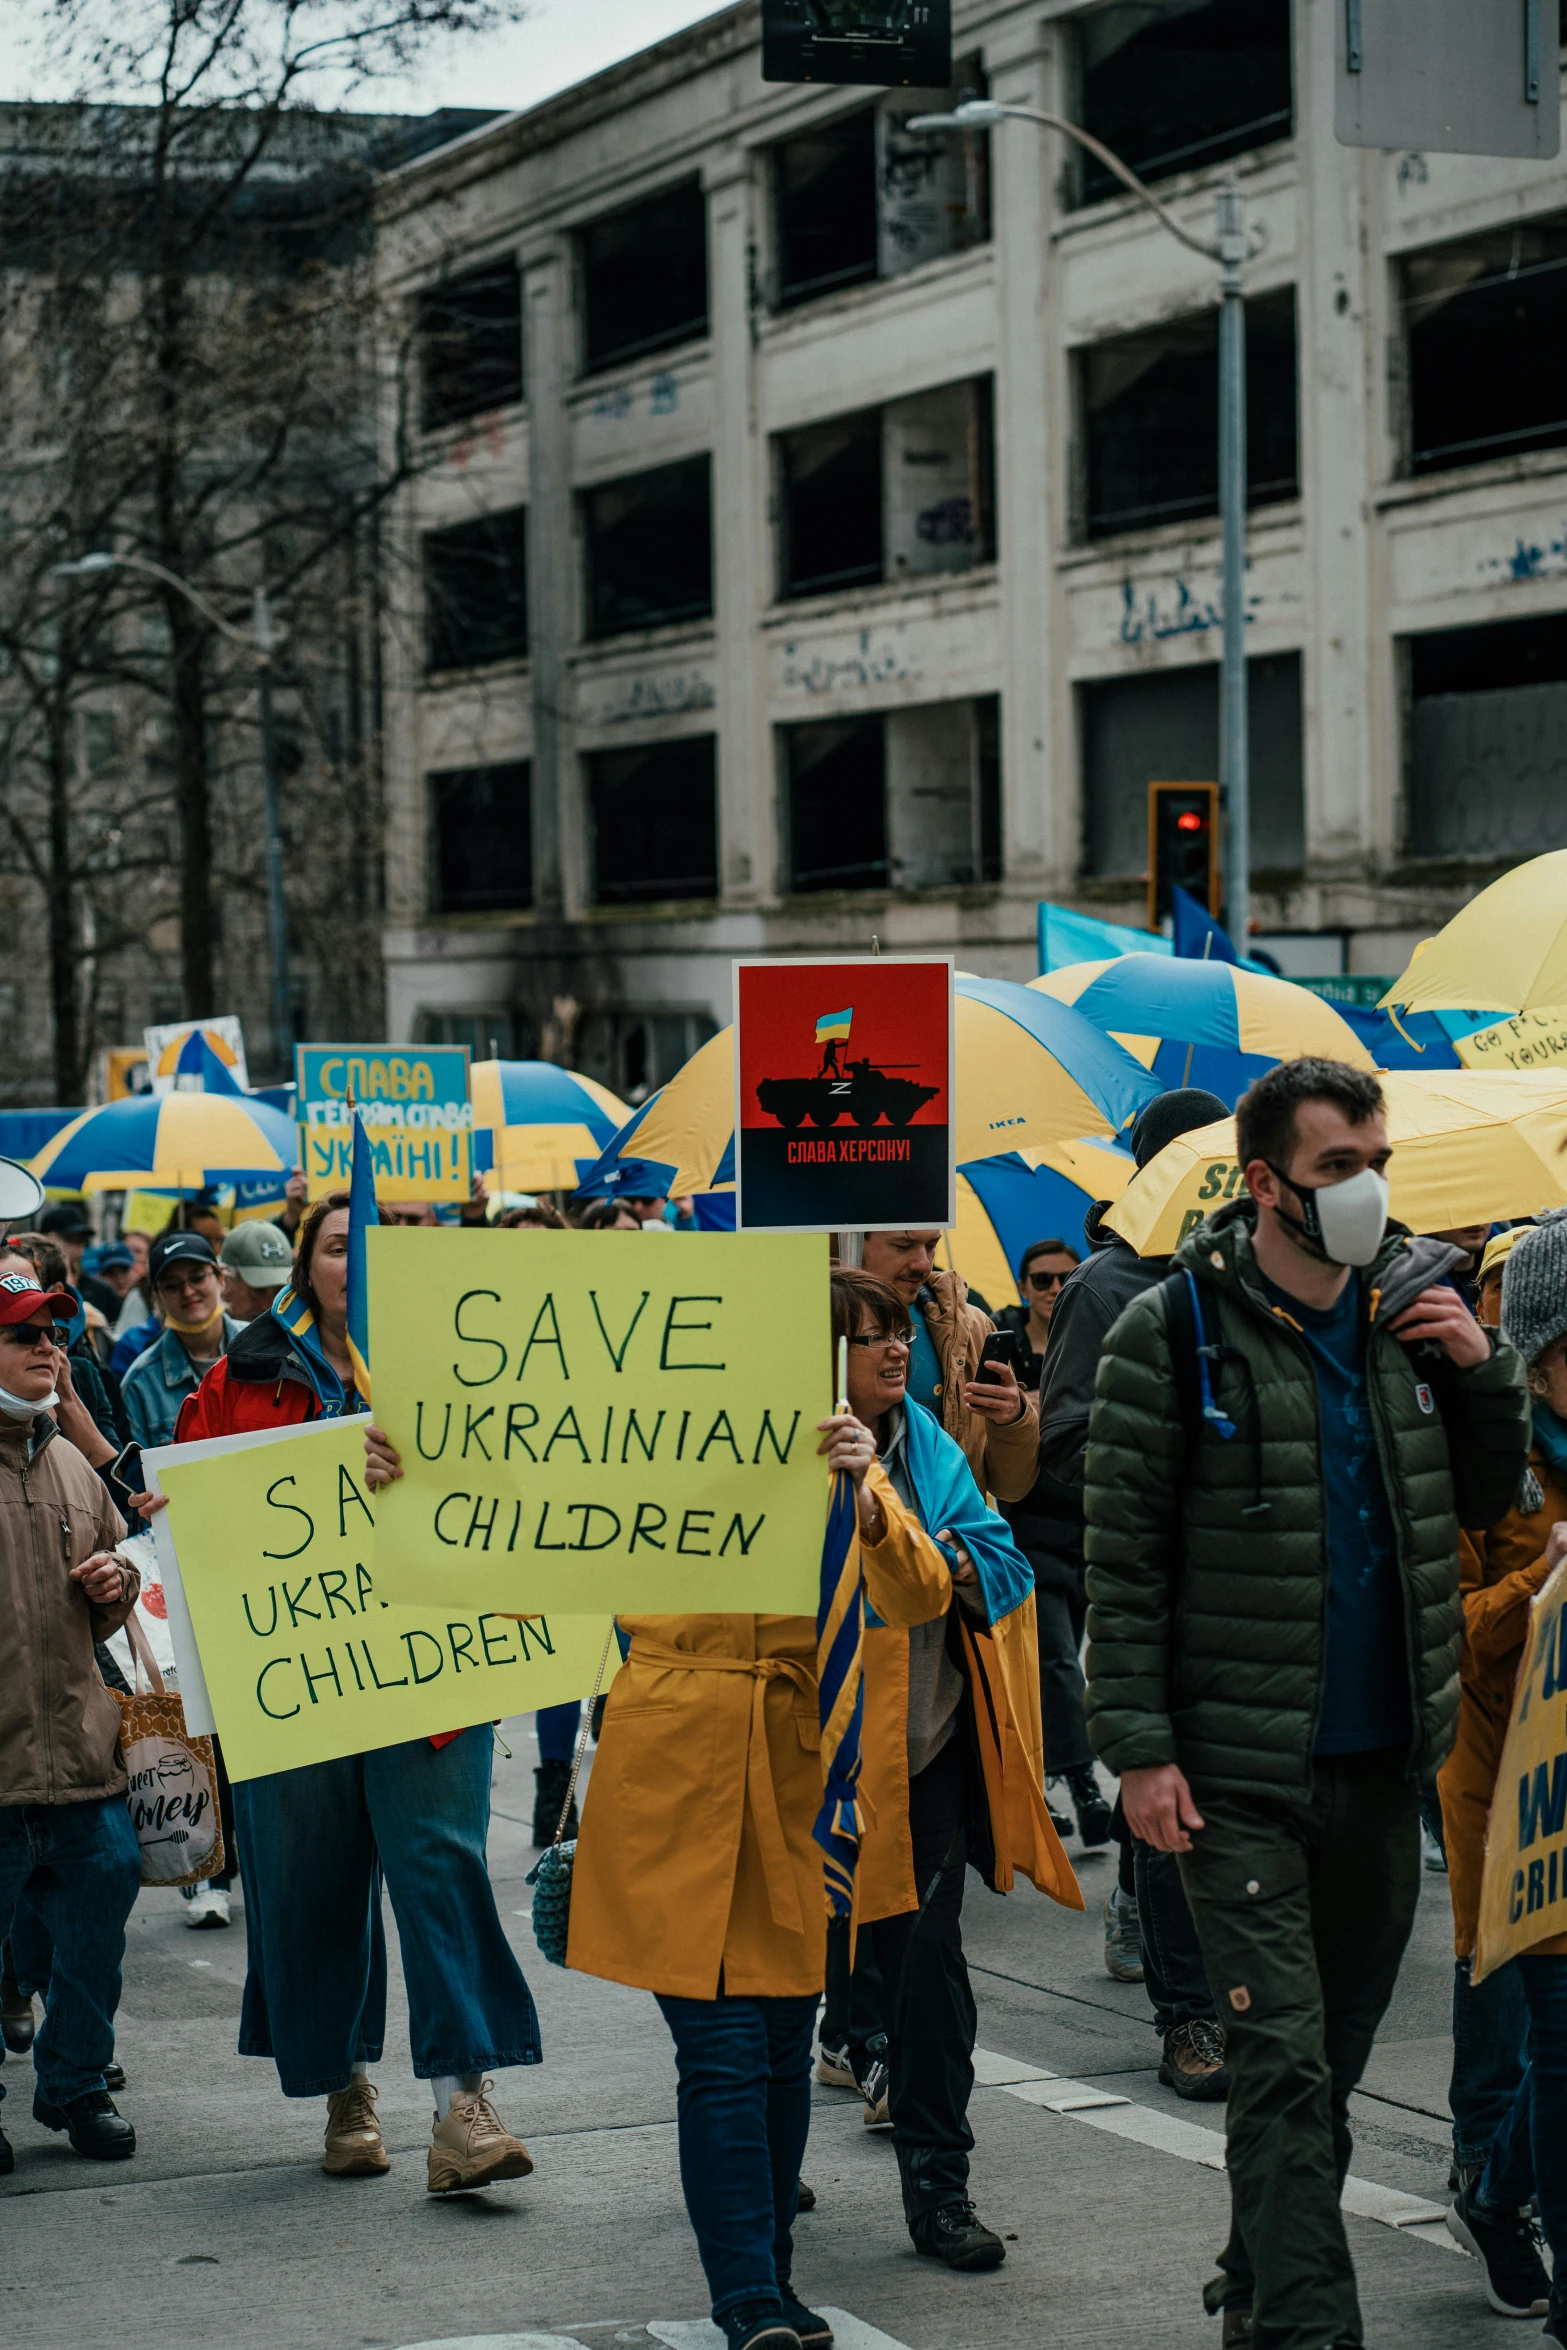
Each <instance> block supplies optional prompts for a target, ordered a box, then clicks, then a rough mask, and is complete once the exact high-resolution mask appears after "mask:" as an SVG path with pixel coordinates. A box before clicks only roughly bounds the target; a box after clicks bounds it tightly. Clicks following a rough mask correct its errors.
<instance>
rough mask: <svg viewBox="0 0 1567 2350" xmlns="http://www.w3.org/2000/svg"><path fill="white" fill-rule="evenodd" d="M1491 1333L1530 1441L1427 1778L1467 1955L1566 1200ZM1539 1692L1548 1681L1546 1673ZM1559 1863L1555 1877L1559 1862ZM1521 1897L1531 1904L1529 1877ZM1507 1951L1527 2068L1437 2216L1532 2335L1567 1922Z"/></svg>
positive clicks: (1540, 1488) (1548, 1530) (1558, 2171)
mask: <svg viewBox="0 0 1567 2350" xmlns="http://www.w3.org/2000/svg"><path fill="white" fill-rule="evenodd" d="M1502 1333H1503V1336H1504V1337H1506V1338H1508V1339H1509V1340H1510V1341H1511V1342H1512V1344H1513V1345H1514V1346H1516V1347H1517V1349H1518V1352H1519V1353H1520V1354H1521V1355H1522V1356H1523V1358H1524V1361H1525V1362H1526V1363H1527V1364H1528V1366H1529V1394H1530V1398H1531V1416H1532V1420H1533V1443H1532V1445H1531V1448H1530V1452H1529V1469H1528V1474H1527V1475H1526V1477H1525V1479H1524V1484H1523V1489H1522V1491H1521V1492H1520V1494H1519V1497H1518V1500H1517V1502H1516V1503H1515V1504H1514V1506H1513V1508H1512V1509H1511V1510H1510V1511H1509V1513H1508V1515H1507V1516H1506V1517H1505V1518H1503V1519H1502V1520H1501V1521H1500V1523H1499V1524H1497V1525H1495V1526H1493V1527H1491V1528H1490V1529H1489V1531H1488V1532H1486V1533H1484V1534H1469V1533H1466V1534H1465V1535H1464V1536H1463V1537H1462V1549H1463V1599H1464V1654H1463V1662H1462V1666H1461V1691H1460V1697H1459V1709H1458V1738H1457V1742H1456V1744H1455V1745H1454V1748H1453V1752H1452V1754H1451V1755H1450V1756H1449V1758H1448V1760H1447V1762H1446V1763H1445V1764H1444V1766H1443V1769H1442V1773H1441V1776H1440V1778H1439V1780H1438V1782H1437V1784H1438V1787H1439V1789H1440V1791H1441V1797H1442V1824H1443V1829H1444V1832H1445V1839H1446V1845H1447V1862H1448V1883H1449V1887H1450V1889H1451V1892H1452V1897H1453V1927H1454V1943H1455V1946H1456V1948H1457V1952H1458V1957H1459V1959H1460V1961H1464V1960H1469V1961H1472V1960H1473V1957H1474V1953H1475V1942H1476V1936H1477V1933H1478V1928H1479V1918H1480V1888H1481V1880H1482V1878H1483V1875H1484V1872H1485V1847H1486V1831H1487V1827H1488V1825H1489V1823H1490V1819H1491V1813H1492V1807H1493V1803H1498V1802H1499V1803H1501V1804H1504V1805H1508V1806H1511V1805H1512V1803H1513V1802H1514V1797H1515V1790H1514V1789H1513V1788H1512V1787H1510V1786H1509V1787H1506V1788H1501V1789H1499V1788H1498V1786H1497V1775H1498V1772H1499V1770H1500V1768H1501V1762H1502V1747H1503V1743H1504V1741H1505V1739H1506V1737H1507V1730H1508V1724H1509V1722H1510V1720H1511V1718H1512V1711H1513V1696H1514V1686H1515V1683H1516V1681H1517V1677H1518V1667H1519V1662H1520V1660H1521V1658H1522V1656H1523V1651H1524V1643H1525V1640H1526V1639H1527V1637H1528V1631H1529V1609H1530V1604H1531V1602H1532V1601H1533V1599H1534V1597H1535V1595H1536V1593H1537V1592H1539V1591H1540V1590H1542V1589H1543V1587H1544V1585H1545V1583H1546V1581H1547V1580H1548V1578H1549V1577H1550V1575H1551V1574H1552V1573H1553V1571H1554V1570H1555V1568H1556V1567H1557V1566H1558V1565H1559V1564H1560V1562H1561V1561H1562V1559H1564V1558H1567V1209H1558V1210H1557V1211H1556V1212H1555V1213H1554V1214H1552V1215H1548V1216H1545V1217H1542V1219H1541V1221H1540V1223H1539V1225H1538V1227H1537V1228H1536V1229H1534V1230H1533V1231H1528V1232H1523V1233H1521V1234H1520V1235H1519V1236H1518V1240H1517V1244H1516V1246H1515V1247H1514V1248H1513V1249H1512V1250H1511V1251H1510V1252H1509V1254H1508V1257H1507V1262H1506V1266H1505V1268H1504V1270H1503V1274H1502ZM1544 1694H1545V1695H1546V1696H1547V1697H1550V1696H1551V1695H1553V1694H1554V1693H1553V1692H1552V1690H1551V1688H1550V1683H1549V1679H1547V1683H1546V1687H1545V1691H1544ZM1552 1780H1554V1784H1553V1783H1551V1781H1552ZM1564 1783H1567V1758H1564V1759H1558V1760H1557V1762H1556V1764H1555V1770H1554V1773H1553V1774H1551V1777H1550V1778H1549V1779H1548V1780H1547V1784H1546V1786H1545V1787H1542V1788H1539V1789H1538V1790H1537V1789H1536V1788H1535V1787H1534V1786H1532V1785H1530V1784H1529V1783H1527V1782H1526V1785H1525V1788H1524V1789H1523V1790H1521V1791H1519V1800H1520V1804H1521V1805H1522V1806H1523V1807H1524V1808H1526V1809H1527V1810H1528V1812H1529V1817H1528V1818H1527V1820H1524V1821H1520V1825H1519V1846H1520V1862H1521V1863H1523V1862H1524V1852H1523V1847H1524V1846H1525V1844H1526V1843H1527V1844H1528V1845H1529V1846H1530V1847H1531V1849H1530V1850H1529V1852H1528V1855H1527V1859H1528V1860H1529V1861H1533V1862H1535V1866H1536V1869H1537V1871H1538V1875H1537V1878H1536V1889H1537V1890H1538V1892H1539V1893H1540V1894H1541V1895H1542V1896H1544V1895H1546V1893H1547V1885H1548V1887H1549V1894H1548V1898H1547V1899H1546V1901H1545V1904H1544V1906H1545V1907H1546V1908H1554V1911H1555V1917H1556V1919H1557V1920H1558V1921H1559V1920H1560V1919H1561V1917H1562V1914H1563V1911H1562V1901H1563V1900H1567V1883H1561V1882H1559V1872H1558V1866H1557V1854H1558V1849H1561V1850H1562V1851H1563V1853H1564V1856H1567V1847H1563V1846H1562V1836H1561V1830H1562V1802H1561V1794H1560V1791H1559V1790H1560V1788H1561V1786H1562V1785H1563V1784H1564ZM1537 1856H1538V1857H1537ZM1547 1862H1548V1863H1549V1876H1548V1878H1547V1874H1546V1864H1547ZM1560 1876H1561V1877H1567V1868H1564V1869H1563V1870H1562V1871H1561V1872H1560ZM1520 1881H1524V1880H1522V1879H1521V1880H1520ZM1559 1896H1560V1898H1558V1897H1559ZM1528 1901H1529V1907H1530V1908H1533V1907H1535V1906H1536V1904H1535V1900H1534V1891H1533V1890H1531V1892H1530V1894H1529V1896H1528ZM1542 1923H1544V1918H1543V1916H1542ZM1509 1963H1511V1964H1513V1965H1516V1967H1517V1969H1518V1972H1519V1974H1520V1975H1521V1976H1522V1978H1523V1989H1524V1995H1525V1997H1526V1999H1527V2000H1528V2003H1529V2066H1528V2069H1527V2071H1526V2072H1525V2074H1524V2077H1523V2081H1522V2083H1521V2085H1520V2087H1519V2090H1518V2094H1517V2097H1516V2098H1515V2100H1514V2103H1513V2109H1512V2112H1511V2114H1510V2115H1509V2116H1508V2118H1507V2119H1506V2120H1505V2121H1504V2122H1503V2124H1502V2127H1501V2129H1500V2131H1499V2132H1498V2135H1497V2138H1496V2143H1495V2144H1494V2146H1493V2147H1492V2149H1491V2155H1490V2159H1489V2161H1488V2162H1487V2164H1486V2166H1485V2169H1484V2171H1483V2172H1482V2173H1481V2175H1480V2177H1479V2178H1478V2179H1475V2180H1472V2181H1471V2182H1470V2183H1469V2184H1467V2185H1465V2186H1464V2187H1463V2188H1462V2189H1461V2190H1460V2193H1459V2196H1458V2200H1457V2202H1456V2203H1455V2204H1454V2205H1453V2208H1452V2210H1451V2211H1450V2212H1449V2214H1448V2226H1449V2227H1450V2228H1451V2230H1452V2232H1453V2234H1454V2235H1455V2236H1456V2237H1457V2238H1458V2240H1459V2242H1460V2243H1461V2244H1462V2245H1464V2246H1465V2247H1466V2249H1467V2250H1468V2251H1470V2252H1472V2253H1474V2255H1475V2256H1476V2258H1477V2259H1478V2260H1479V2262H1480V2264H1481V2267H1482V2270H1483V2272H1484V2275H1485V2289H1486V2299H1487V2300H1488V2301H1489V2302H1490V2304H1491V2307H1492V2308H1493V2309H1495V2310H1499V2311H1500V2312H1501V2313H1502V2315H1503V2316H1505V2317H1530V2316H1533V2317H1541V2316H1544V2315H1545V2314H1546V2311H1547V2308H1549V2314H1550V2320H1551V2322H1550V2323H1549V2324H1548V2325H1547V2327H1546V2329H1545V2339H1546V2341H1547V2342H1555V2343H1561V2344H1563V2345H1567V1933H1563V1932H1561V1931H1558V1932H1556V1933H1554V1934H1549V1935H1547V1936H1545V1937H1544V1938H1542V1939H1541V1940H1540V1941H1538V1942H1536V1943H1535V1944H1534V1945H1533V1946H1532V1947H1531V1948H1529V1949H1527V1950H1525V1951H1524V1952H1522V1954H1521V1955H1520V1956H1519V1957H1518V1958H1516V1959H1515V1960H1513V1961H1510V1962H1509ZM1532 2197H1538V2207H1539V2213H1540V2221H1541V2224H1542V2225H1543V2227H1544V2230H1545V2238H1546V2241H1547V2243H1548V2244H1549V2245H1550V2248H1551V2253H1552V2256H1553V2259H1554V2262H1555V2271H1556V2283H1555V2287H1554V2291H1553V2287H1552V2284H1551V2280H1550V2278H1549V2277H1548V2276H1547V2275H1546V2273H1545V2264H1544V2262H1543V2261H1542V2260H1541V2258H1540V2246H1539V2231H1538V2230H1537V2229H1536V2227H1535V2225H1534V2223H1533V2221H1532V2219H1531V2218H1530V2216H1529V2211H1528V2205H1529V2202H1530V2200H1531V2198H1532Z"/></svg>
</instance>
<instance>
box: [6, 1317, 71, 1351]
mask: <svg viewBox="0 0 1567 2350" xmlns="http://www.w3.org/2000/svg"><path fill="white" fill-rule="evenodd" d="M70 1335H71V1333H70V1330H69V1328H68V1327H67V1326H65V1325H63V1324H61V1323H59V1322H52V1323H49V1324H47V1325H46V1324H44V1323H42V1322H11V1323H8V1324H7V1325H6V1327H5V1328H4V1329H3V1330H0V1339H4V1341H5V1343H6V1345H7V1346H25V1347H26V1349H27V1351H28V1352H29V1354H30V1353H31V1352H32V1350H33V1348H34V1347H35V1346H36V1345H37V1344H38V1341H39V1340H40V1338H47V1339H48V1341H49V1343H50V1345H51V1346H64V1344H65V1342H66V1340H67V1339H68V1338H69V1337H70Z"/></svg>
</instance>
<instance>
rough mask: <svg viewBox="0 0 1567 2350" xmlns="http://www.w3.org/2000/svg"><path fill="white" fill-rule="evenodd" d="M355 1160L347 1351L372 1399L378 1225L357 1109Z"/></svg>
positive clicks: (364, 1392) (365, 1139)
mask: <svg viewBox="0 0 1567 2350" xmlns="http://www.w3.org/2000/svg"><path fill="white" fill-rule="evenodd" d="M353 1118H354V1149H353V1160H352V1164H351V1168H350V1172H349V1178H348V1300H347V1304H348V1352H349V1355H350V1357H351V1358H352V1361H353V1366H354V1384H355V1386H356V1387H357V1388H358V1390H359V1392H360V1394H361V1395H362V1396H363V1397H364V1399H365V1402H366V1403H368V1402H369V1401H370V1268H369V1260H368V1257H367V1255H366V1251H365V1234H366V1233H367V1232H368V1231H369V1229H370V1227H371V1225H372V1224H379V1222H380V1221H381V1211H380V1209H379V1208H378V1207H377V1206H376V1201H375V1176H374V1174H373V1173H372V1171H371V1164H370V1152H371V1143H370V1137H369V1135H368V1134H367V1133H366V1132H365V1122H364V1119H363V1117H362V1115H361V1114H360V1112H359V1111H358V1110H357V1109H356V1110H355V1111H354V1113H353Z"/></svg>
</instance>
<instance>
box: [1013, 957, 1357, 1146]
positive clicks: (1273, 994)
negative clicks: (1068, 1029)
mask: <svg viewBox="0 0 1567 2350" xmlns="http://www.w3.org/2000/svg"><path fill="white" fill-rule="evenodd" d="M1029 987H1030V989H1031V990H1033V991H1035V992H1037V993H1038V994H1041V995H1045V996H1049V997H1051V998H1053V1000H1054V1001H1055V1002H1056V1003H1059V1004H1070V1005H1071V1006H1072V1008H1073V1009H1074V1011H1076V1012H1077V1013H1079V1014H1080V1015H1081V1017H1082V1018H1084V1019H1085V1020H1088V1021H1090V1022H1091V1023H1092V1025H1093V1026H1094V1027H1095V1028H1097V1029H1099V1030H1100V1031H1101V1032H1102V1034H1104V1035H1105V1036H1109V1037H1114V1039H1115V1040H1116V1042H1117V1043H1119V1044H1122V1045H1124V1046H1125V1047H1126V1050H1127V1051H1128V1052H1129V1053H1131V1054H1132V1055H1133V1056H1134V1057H1135V1058H1136V1059H1137V1060H1138V1061H1140V1062H1141V1063H1142V1065H1143V1067H1144V1068H1146V1069H1151V1070H1152V1071H1153V1074H1154V1076H1155V1077H1156V1078H1157V1079H1158V1080H1159V1085H1160V1088H1161V1089H1163V1088H1165V1087H1169V1086H1181V1085H1200V1086H1205V1087H1206V1088H1207V1090H1208V1092H1210V1093H1216V1094H1217V1095H1218V1096H1219V1098H1220V1100H1221V1101H1225V1102H1228V1103H1229V1104H1230V1106H1231V1108H1233V1107H1234V1105H1235V1103H1236V1102H1237V1101H1238V1100H1239V1099H1240V1096H1241V1095H1242V1094H1243V1093H1244V1092H1245V1090H1246V1088H1247V1086H1248V1085H1250V1084H1251V1082H1252V1080H1253V1078H1255V1077H1260V1076H1261V1075H1262V1073H1263V1071H1264V1070H1265V1069H1271V1068H1272V1067H1273V1065H1274V1063H1275V1062H1276V1061H1285V1060H1289V1059H1292V1058H1293V1057H1294V1056H1295V1055H1296V1054H1298V1053H1319V1054H1321V1055H1322V1056H1323V1057H1324V1058H1325V1059H1327V1060H1331V1061H1348V1062H1349V1064H1350V1065H1351V1067H1352V1068H1356V1069H1370V1068H1373V1067H1374V1066H1375V1063H1374V1062H1373V1061H1372V1058H1371V1055H1370V1054H1369V1053H1368V1052H1367V1050H1366V1048H1365V1046H1364V1045H1363V1044H1362V1043H1361V1041H1360V1039H1359V1037H1358V1036H1357V1035H1356V1034H1355V1032H1354V1030H1353V1029H1352V1028H1351V1027H1350V1026H1349V1023H1348V1022H1347V1021H1345V1020H1341V1019H1340V1018H1339V1015H1338V1013H1337V1012H1336V1011H1335V1010H1334V1009H1333V1006H1332V1005H1331V1004H1328V1003H1324V1002H1323V1000H1322V998H1321V997H1320V996H1316V995H1313V994H1312V993H1311V990H1310V989H1309V988H1305V987H1296V986H1294V985H1293V984H1292V982H1291V981H1289V980H1288V979H1273V978H1270V977H1269V976H1268V975H1267V973H1265V972H1261V971H1245V970H1242V969H1241V968H1240V967H1239V966H1238V965H1237V964H1234V963H1201V962H1197V961H1195V960H1193V959H1191V958H1188V957H1182V956H1179V955H1170V956H1163V955H1145V954H1135V955H1117V956H1115V957H1114V958H1113V959H1112V960H1110V961H1109V962H1104V963H1069V964H1068V965H1067V966H1066V968H1065V969H1064V970H1060V971H1047V972H1045V974H1044V975H1043V977H1042V978H1039V979H1031V980H1030V981H1029ZM1090 1131H1091V1129H1089V1128H1085V1129H1084V1132H1085V1133H1086V1132H1090Z"/></svg>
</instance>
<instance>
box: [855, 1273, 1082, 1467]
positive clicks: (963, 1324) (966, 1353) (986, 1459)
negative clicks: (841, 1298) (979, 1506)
mask: <svg viewBox="0 0 1567 2350" xmlns="http://www.w3.org/2000/svg"><path fill="white" fill-rule="evenodd" d="M940 1238H941V1234H940V1233H939V1232H912V1231H911V1232H867V1233H866V1234H865V1237H864V1239H863V1241H862V1242H861V1259H860V1261H861V1264H862V1266H863V1269H864V1270H865V1271H866V1272H867V1273H871V1274H874V1275H875V1277H876V1279H877V1280H878V1281H885V1282H886V1283H887V1284H888V1286H889V1287H890V1288H892V1289H895V1290H896V1291H897V1293H898V1295H899V1297H900V1298H901V1299H902V1301H903V1304H904V1306H905V1307H906V1308H907V1310H908V1312H909V1314H910V1316H911V1317H912V1319H911V1324H910V1328H911V1334H912V1337H913V1342H914V1343H913V1350H912V1353H911V1355H910V1359H909V1380H908V1392H909V1396H910V1399H911V1401H913V1402H914V1403H918V1404H923V1406H924V1407H925V1409H926V1410H927V1411H928V1412H929V1413H931V1415H932V1416H933V1418H934V1419H935V1420H936V1422H937V1423H938V1425H939V1426H941V1427H943V1428H945V1430H946V1432H947V1434H948V1435H949V1436H950V1437H951V1438H952V1440H953V1442H954V1443H955V1444H960V1445H961V1446H962V1447H963V1454H964V1458H965V1459H966V1460H967V1462H968V1465H969V1468H970V1470H971V1471H972V1472H973V1477H974V1482H975V1484H976V1485H977V1486H978V1487H979V1489H980V1492H981V1493H992V1494H994V1495H995V1497H996V1499H997V1501H1021V1500H1022V1499H1023V1497H1024V1496H1025V1494H1027V1493H1029V1492H1031V1491H1032V1489H1033V1484H1034V1479H1035V1478H1036V1477H1037V1476H1038V1474H1039V1398H1038V1397H1037V1396H1035V1395H1029V1394H1027V1393H1026V1392H1025V1391H1024V1389H1022V1388H1021V1387H1019V1385H1018V1383H1017V1374H1016V1372H1015V1371H1014V1370H1013V1369H1012V1366H1011V1364H1010V1363H992V1364H990V1365H989V1366H988V1371H989V1376H988V1377H986V1378H984V1379H981V1378H980V1376H979V1366H980V1357H981V1356H982V1354H983V1353H984V1349H985V1341H986V1339H987V1338H989V1337H990V1336H991V1335H992V1333H993V1332H994V1330H995V1327H996V1325H995V1323H994V1322H993V1321H992V1320H991V1318H990V1316H989V1315H988V1314H986V1313H982V1312H981V1311H980V1309H979V1307H978V1306H976V1305H971V1304H970V1302H969V1293H968V1283H967V1282H966V1281H965V1280H964V1278H963V1276H962V1274H961V1273H938V1272H937V1270H936V1244H937V1242H938V1241H939V1240H940Z"/></svg>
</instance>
